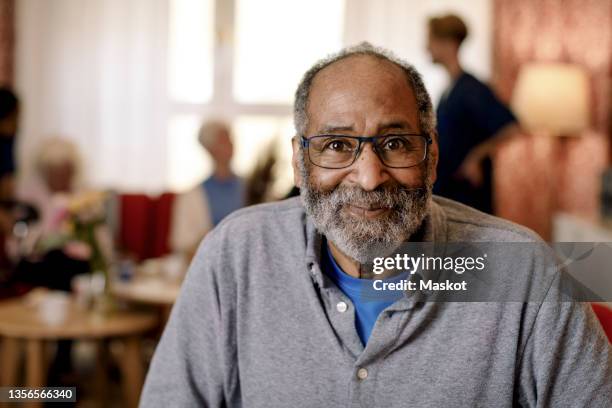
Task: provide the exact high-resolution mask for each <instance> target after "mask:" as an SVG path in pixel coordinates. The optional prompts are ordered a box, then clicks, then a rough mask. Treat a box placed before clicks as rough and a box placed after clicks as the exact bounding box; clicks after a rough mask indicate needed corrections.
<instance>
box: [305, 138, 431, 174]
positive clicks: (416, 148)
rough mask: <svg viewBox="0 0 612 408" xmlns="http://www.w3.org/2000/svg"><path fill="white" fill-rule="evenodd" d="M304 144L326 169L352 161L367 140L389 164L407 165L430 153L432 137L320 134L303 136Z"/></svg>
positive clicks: (310, 158)
mask: <svg viewBox="0 0 612 408" xmlns="http://www.w3.org/2000/svg"><path fill="white" fill-rule="evenodd" d="M301 142H302V147H303V148H304V149H306V150H307V152H308V159H309V160H310V162H311V163H312V164H314V165H315V166H318V167H323V168H325V169H343V168H345V167H349V166H350V165H352V164H353V163H354V162H355V160H357V157H359V154H360V153H361V149H362V146H363V144H364V143H368V142H369V143H372V146H373V148H374V152H376V155H377V156H378V158H379V159H380V161H381V162H382V163H383V164H384V165H385V166H387V167H391V168H397V169H404V168H408V167H413V166H417V165H419V164H421V163H422V162H423V161H424V160H425V158H426V157H427V150H428V146H429V145H430V144H431V137H429V136H428V135H422V134H408V133H402V134H390V135H384V136H372V137H363V136H346V135H317V136H312V137H310V138H306V137H304V136H302V137H301Z"/></svg>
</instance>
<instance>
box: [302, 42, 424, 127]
mask: <svg viewBox="0 0 612 408" xmlns="http://www.w3.org/2000/svg"><path fill="white" fill-rule="evenodd" d="M353 55H369V56H372V57H375V58H378V59H382V60H385V61H389V62H391V63H393V64H395V65H397V66H398V67H400V68H401V69H402V70H403V71H404V73H405V74H406V78H407V80H408V84H409V85H410V86H411V87H412V91H413V92H414V96H415V98H416V102H417V108H418V110H419V112H418V117H419V126H420V128H421V131H422V132H423V133H425V134H428V135H430V136H433V133H434V130H435V128H436V116H435V114H434V111H433V106H432V104H431V99H430V97H429V94H428V93H427V89H425V85H424V84H423V80H422V78H421V75H420V74H419V73H418V72H417V70H416V69H415V68H414V67H413V66H412V65H410V64H408V63H407V62H406V61H403V60H401V59H400V58H398V57H396V56H395V55H394V54H393V53H392V52H391V51H389V50H386V49H384V48H382V47H375V46H373V45H372V44H370V43H367V42H362V43H360V44H358V45H355V46H352V47H347V48H344V49H342V50H340V51H339V52H338V53H336V54H332V55H330V56H328V57H327V58H324V59H322V60H319V61H318V62H317V63H315V64H314V65H313V66H312V67H311V68H310V69H309V70H308V71H306V73H305V74H304V77H303V78H302V80H301V81H300V84H299V85H298V88H297V91H296V92H295V103H294V105H293V120H294V124H295V130H296V131H297V133H298V134H299V135H304V133H305V132H306V128H307V127H308V97H309V95H310V90H311V88H312V82H313V81H314V78H315V77H316V75H317V74H318V73H319V71H321V70H322V69H323V68H325V67H328V66H329V65H331V64H333V63H334V62H338V61H340V60H343V59H345V58H348V57H351V56H353Z"/></svg>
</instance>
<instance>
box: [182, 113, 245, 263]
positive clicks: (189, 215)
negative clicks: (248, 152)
mask: <svg viewBox="0 0 612 408" xmlns="http://www.w3.org/2000/svg"><path fill="white" fill-rule="evenodd" d="M198 140H199V142H200V144H201V145H202V147H203V148H204V149H205V150H206V151H207V152H208V153H209V154H210V157H211V158H212V161H213V166H214V167H213V173H212V175H211V176H210V177H209V178H207V179H206V180H204V181H203V182H202V183H200V184H198V185H196V186H195V187H193V188H192V189H191V190H189V191H186V192H184V193H182V194H179V195H178V196H177V197H176V201H175V203H174V205H173V209H172V221H171V232H170V247H171V248H172V251H173V252H175V253H179V254H184V255H185V256H186V257H187V259H191V257H192V256H193V254H194V253H195V250H196V249H197V246H198V244H199V243H200V241H201V240H202V238H203V237H204V235H206V234H207V233H208V232H209V231H210V230H211V229H212V228H214V227H215V225H217V224H219V222H221V220H222V219H223V218H225V216H227V215H228V214H230V213H231V212H233V211H235V210H237V209H239V208H241V207H243V206H244V205H245V185H244V182H243V180H242V179H240V178H239V177H238V176H236V175H235V174H234V172H233V171H232V169H231V167H230V162H231V160H232V156H233V154H234V145H233V144H232V139H231V135H230V129H229V126H228V125H227V124H226V123H224V122H221V121H217V120H211V121H206V122H204V124H203V125H202V127H201V128H200V131H199V133H198Z"/></svg>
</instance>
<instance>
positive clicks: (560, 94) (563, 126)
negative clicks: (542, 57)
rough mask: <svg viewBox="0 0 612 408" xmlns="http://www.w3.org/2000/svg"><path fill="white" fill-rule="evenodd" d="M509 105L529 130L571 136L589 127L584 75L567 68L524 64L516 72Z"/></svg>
mask: <svg viewBox="0 0 612 408" xmlns="http://www.w3.org/2000/svg"><path fill="white" fill-rule="evenodd" d="M511 104H512V109H513V111H514V112H515V114H516V115H517V116H518V118H519V120H520V121H521V124H522V125H523V126H525V127H526V128H527V129H529V130H544V131H547V132H550V133H551V134H553V135H556V136H567V135H575V134H577V133H578V132H580V131H582V130H584V129H586V128H587V127H588V126H589V81H588V78H587V75H586V72H585V71H584V70H583V69H582V68H580V67H578V66H576V65H570V64H561V63H530V64H526V65H524V66H523V67H522V68H521V70H520V72H519V76H518V79H517V81H516V85H515V88H514V92H513V95H512V102H511Z"/></svg>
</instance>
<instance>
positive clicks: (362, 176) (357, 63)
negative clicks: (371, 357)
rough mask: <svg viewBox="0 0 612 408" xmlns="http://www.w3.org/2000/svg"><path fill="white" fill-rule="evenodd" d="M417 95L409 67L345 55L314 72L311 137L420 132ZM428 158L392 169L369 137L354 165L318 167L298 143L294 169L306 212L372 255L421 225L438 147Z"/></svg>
mask: <svg viewBox="0 0 612 408" xmlns="http://www.w3.org/2000/svg"><path fill="white" fill-rule="evenodd" d="M417 112H418V111H417V105H416V99H415V97H414V93H413V91H412V89H411V87H410V85H409V84H408V81H407V79H406V76H405V73H404V72H403V71H402V69H401V68H400V67H398V66H396V65H394V64H392V63H390V62H387V61H382V60H379V59H377V58H374V57H371V56H352V57H348V58H346V59H344V60H341V61H338V62H336V63H334V64H332V65H330V66H328V67H326V68H325V69H323V70H322V71H321V72H319V73H318V75H317V76H316V77H315V79H314V81H313V84H312V88H311V92H310V98H309V103H308V118H309V121H308V128H307V131H306V134H305V135H304V136H305V137H311V136H314V135H318V134H344V135H353V136H380V135H385V134H390V133H420V127H419V120H418V113H417ZM428 156H429V157H428V160H426V161H425V162H423V163H422V164H421V165H418V166H414V167H410V168H403V169H402V168H389V167H386V166H385V165H384V164H383V163H382V162H381V161H380V159H379V158H378V156H377V155H376V153H375V152H374V150H373V146H372V145H371V144H370V143H367V144H365V145H364V146H363V147H362V151H361V154H360V155H359V157H358V159H357V160H356V161H355V162H354V163H353V164H352V165H351V166H350V167H347V168H343V169H335V170H331V169H324V168H321V167H317V166H314V165H313V164H311V163H310V162H309V161H308V158H305V157H304V156H303V154H302V152H301V150H300V149H299V146H298V145H297V144H295V143H294V168H295V171H296V180H297V183H298V185H300V187H301V194H302V199H303V201H304V204H305V208H306V211H307V212H308V213H309V215H310V216H311V217H312V218H313V220H314V223H315V225H316V226H317V228H318V229H319V231H320V232H321V233H323V234H324V235H326V236H327V238H328V239H329V240H331V241H332V242H333V243H334V244H335V246H336V247H337V248H338V249H340V250H341V251H342V252H343V253H345V254H346V255H348V256H350V257H351V258H353V259H355V260H357V261H359V262H362V263H364V262H368V261H369V260H370V259H371V258H372V257H373V256H376V254H375V252H379V251H385V250H387V249H389V247H390V246H397V245H399V244H400V243H401V242H403V241H405V240H407V239H408V238H409V237H410V235H412V234H413V233H414V232H415V231H416V230H417V229H418V227H419V226H420V224H421V222H422V220H423V217H424V216H425V213H426V210H427V206H428V201H429V198H430V196H431V185H432V184H433V181H434V180H435V165H436V163H437V146H436V145H435V143H434V144H433V145H432V146H430V149H429V152H428Z"/></svg>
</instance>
